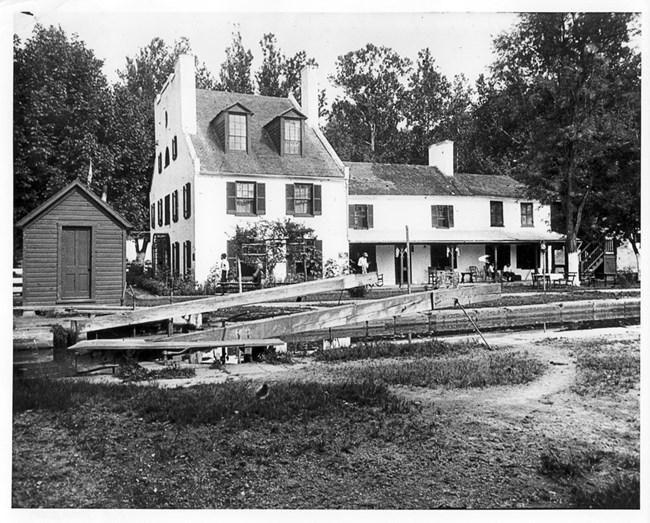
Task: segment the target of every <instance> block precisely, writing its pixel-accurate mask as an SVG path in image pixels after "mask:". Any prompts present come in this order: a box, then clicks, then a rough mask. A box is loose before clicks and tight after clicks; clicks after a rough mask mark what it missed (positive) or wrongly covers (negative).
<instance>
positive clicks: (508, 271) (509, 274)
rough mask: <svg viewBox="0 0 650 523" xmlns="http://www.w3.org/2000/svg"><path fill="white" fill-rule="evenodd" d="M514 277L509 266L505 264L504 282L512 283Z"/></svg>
mask: <svg viewBox="0 0 650 523" xmlns="http://www.w3.org/2000/svg"><path fill="white" fill-rule="evenodd" d="M514 277H515V273H514V272H512V270H511V269H510V264H509V263H506V264H505V265H504V266H503V279H504V280H505V281H512V280H513V279H514Z"/></svg>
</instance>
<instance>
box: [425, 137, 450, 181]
mask: <svg viewBox="0 0 650 523" xmlns="http://www.w3.org/2000/svg"><path fill="white" fill-rule="evenodd" d="M429 165H430V166H432V167H437V168H438V170H439V171H440V172H441V173H442V174H444V175H445V176H453V175H454V142H452V141H451V140H445V141H444V142H439V143H434V144H433V145H430V146H429Z"/></svg>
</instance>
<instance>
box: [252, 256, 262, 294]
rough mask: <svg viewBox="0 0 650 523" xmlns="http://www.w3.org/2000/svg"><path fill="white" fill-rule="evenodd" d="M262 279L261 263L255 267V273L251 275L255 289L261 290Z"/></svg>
mask: <svg viewBox="0 0 650 523" xmlns="http://www.w3.org/2000/svg"><path fill="white" fill-rule="evenodd" d="M263 277H264V266H263V265H262V263H261V262H260V263H258V264H257V266H256V267H255V272H254V273H253V284H254V285H255V288H256V289H261V288H262V278H263Z"/></svg>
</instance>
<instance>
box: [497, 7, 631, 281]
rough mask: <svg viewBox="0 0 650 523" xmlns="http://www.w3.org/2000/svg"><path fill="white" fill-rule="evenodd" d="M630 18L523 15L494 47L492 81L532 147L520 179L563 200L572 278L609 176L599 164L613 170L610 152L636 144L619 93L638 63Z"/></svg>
mask: <svg viewBox="0 0 650 523" xmlns="http://www.w3.org/2000/svg"><path fill="white" fill-rule="evenodd" d="M633 19H634V15H632V14H629V13H587V14H584V13H535V14H524V15H521V16H520V20H519V22H518V24H517V26H516V27H515V29H514V30H513V31H511V32H509V33H506V34H503V35H501V36H500V37H498V38H497V39H496V41H495V49H496V52H497V61H496V62H495V64H494V66H493V70H492V72H493V77H494V78H495V80H496V82H497V83H496V85H497V87H498V88H499V89H500V90H508V92H509V98H510V99H513V100H514V101H515V103H516V106H517V107H520V108H522V110H521V112H520V114H519V115H518V117H519V120H518V121H519V131H518V134H519V135H520V136H526V141H527V142H528V144H529V146H528V147H527V154H526V156H525V157H523V158H522V162H521V163H520V164H519V165H520V166H521V167H520V168H519V169H520V171H519V172H520V176H521V177H522V178H523V179H525V180H526V181H527V183H528V184H529V187H530V189H531V193H532V194H533V195H535V196H538V197H540V198H542V199H544V200H547V201H550V200H554V199H559V200H560V201H561V203H562V208H563V212H564V217H565V220H566V237H567V239H566V249H567V252H568V254H569V269H570V270H571V271H577V267H578V254H577V251H578V244H577V238H578V234H579V231H580V229H581V225H582V220H583V218H584V216H585V211H586V210H587V209H588V207H587V206H588V204H589V202H590V201H592V199H593V198H594V195H595V194H597V193H598V192H599V191H601V190H602V184H603V183H604V181H603V178H602V176H601V175H600V174H601V173H602V172H608V169H605V170H602V169H600V170H599V169H595V168H594V167H595V163H596V162H598V161H600V162H603V163H604V164H605V165H611V163H612V162H613V158H612V157H611V154H610V151H611V145H612V144H616V143H624V142H626V141H628V140H629V141H630V142H632V143H634V141H635V140H636V137H635V133H634V131H633V130H631V129H630V126H629V125H627V123H626V121H625V118H628V117H629V112H628V111H626V110H624V109H623V108H621V103H622V100H626V99H627V96H626V95H627V94H629V93H621V91H620V89H621V88H627V87H626V86H624V85H622V84H621V82H620V77H626V76H628V75H629V74H630V73H629V69H630V66H631V64H632V63H633V62H634V61H635V58H634V55H635V51H634V50H633V49H632V48H631V47H630V46H629V45H628V44H629V41H630V24H631V23H632V21H633ZM632 76H634V73H632ZM629 87H631V88H633V89H634V88H635V87H634V86H633V85H631V86H629ZM623 103H627V102H626V101H624V102H623ZM522 128H523V129H522ZM637 143H638V142H637ZM634 147H635V148H636V147H637V146H636V145H635V146H634Z"/></svg>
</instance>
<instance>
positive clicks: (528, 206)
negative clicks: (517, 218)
mask: <svg viewBox="0 0 650 523" xmlns="http://www.w3.org/2000/svg"><path fill="white" fill-rule="evenodd" d="M521 226H522V227H532V226H533V204H532V203H522V204H521Z"/></svg>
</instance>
